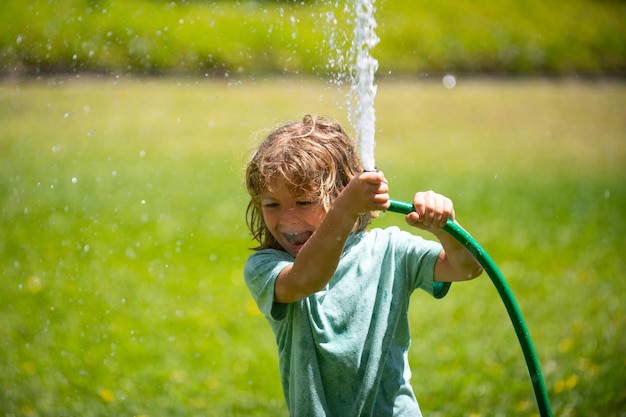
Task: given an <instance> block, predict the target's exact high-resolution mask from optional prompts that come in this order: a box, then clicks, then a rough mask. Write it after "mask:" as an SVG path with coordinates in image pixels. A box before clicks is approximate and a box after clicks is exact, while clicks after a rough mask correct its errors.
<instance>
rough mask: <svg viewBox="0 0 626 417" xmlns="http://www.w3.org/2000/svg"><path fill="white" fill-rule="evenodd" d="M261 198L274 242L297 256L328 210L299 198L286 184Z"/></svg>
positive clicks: (276, 184) (278, 183) (276, 182)
mask: <svg viewBox="0 0 626 417" xmlns="http://www.w3.org/2000/svg"><path fill="white" fill-rule="evenodd" d="M271 185H272V187H271V188H272V191H269V190H266V191H265V192H264V193H263V194H262V196H261V210H262V212H263V220H264V221H265V225H266V226H267V228H268V230H269V231H270V233H271V234H272V236H274V239H276V240H277V241H278V243H279V244H280V245H281V246H282V247H283V249H285V250H286V251H287V252H288V253H289V254H290V255H292V256H294V257H295V256H296V255H297V254H298V252H299V251H300V249H302V247H303V246H304V244H305V243H306V241H307V240H309V238H310V237H311V236H312V235H313V232H314V231H315V230H316V229H317V228H318V226H319V225H320V224H321V223H322V220H324V217H325V216H326V210H324V208H323V207H322V206H321V205H320V204H318V202H316V201H307V200H305V199H300V198H295V197H294V196H293V195H291V193H290V192H289V190H288V189H287V187H286V186H285V184H284V183H283V182H282V181H274V182H273V183H272V184H271Z"/></svg>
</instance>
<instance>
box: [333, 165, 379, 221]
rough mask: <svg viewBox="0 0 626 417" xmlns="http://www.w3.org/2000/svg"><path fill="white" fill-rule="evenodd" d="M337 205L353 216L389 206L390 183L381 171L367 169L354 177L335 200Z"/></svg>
mask: <svg viewBox="0 0 626 417" xmlns="http://www.w3.org/2000/svg"><path fill="white" fill-rule="evenodd" d="M334 206H335V207H337V208H339V209H343V210H346V211H347V212H348V213H349V214H350V215H352V216H358V215H359V214H361V213H365V212H368V211H382V210H387V209H388V208H389V184H388V182H387V179H386V178H385V174H383V173H382V172H381V171H365V172H362V173H361V174H359V175H357V176H356V177H354V178H353V179H352V180H351V181H350V182H349V183H348V185H347V186H346V188H344V189H343V191H342V192H341V194H339V196H338V197H337V200H336V201H335V205H334Z"/></svg>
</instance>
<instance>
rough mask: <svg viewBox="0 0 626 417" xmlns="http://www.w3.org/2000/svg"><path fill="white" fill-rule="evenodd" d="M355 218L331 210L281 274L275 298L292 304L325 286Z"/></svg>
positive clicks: (337, 262)
mask: <svg viewBox="0 0 626 417" xmlns="http://www.w3.org/2000/svg"><path fill="white" fill-rule="evenodd" d="M355 221H356V217H354V216H350V215H346V214H345V213H344V212H342V211H341V210H338V209H337V210H333V209H331V210H330V211H329V213H328V214H327V215H326V217H325V218H324V221H323V222H322V224H320V226H319V227H318V228H317V230H316V231H315V233H314V234H313V236H311V238H310V239H309V240H308V241H307V242H306V244H305V245H304V247H303V248H302V249H301V250H300V252H299V253H298V255H297V256H296V259H295V261H294V263H293V264H292V265H291V266H290V267H288V268H286V269H285V270H283V272H281V274H280V275H279V277H278V280H277V283H276V286H275V290H274V297H275V301H277V302H282V303H290V302H294V301H298V300H301V299H303V298H306V297H308V296H309V295H311V294H314V293H316V292H317V291H320V290H321V289H323V288H324V287H325V286H326V284H328V282H329V281H330V279H331V278H332V276H333V274H334V273H335V270H336V269H337V265H338V264H339V259H340V257H341V253H342V251H343V247H344V244H345V242H346V240H347V238H348V236H349V235H350V232H351V231H352V229H353V227H354V223H355Z"/></svg>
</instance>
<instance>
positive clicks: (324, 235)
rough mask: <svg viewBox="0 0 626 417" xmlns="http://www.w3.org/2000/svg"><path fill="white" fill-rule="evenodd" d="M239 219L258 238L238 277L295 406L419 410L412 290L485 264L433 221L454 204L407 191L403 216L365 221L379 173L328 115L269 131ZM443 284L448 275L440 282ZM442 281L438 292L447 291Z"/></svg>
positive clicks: (303, 411) (324, 412)
mask: <svg viewBox="0 0 626 417" xmlns="http://www.w3.org/2000/svg"><path fill="white" fill-rule="evenodd" d="M246 185H247V189H248V192H249V193H250V197H251V201H250V203H249V205H248V209H247V212H246V220H247V222H248V226H249V228H250V230H251V232H252V235H253V236H254V238H255V239H256V240H257V241H258V242H259V246H258V247H256V248H254V250H255V251H256V252H255V253H254V254H252V255H251V256H250V257H249V258H248V260H247V262H246V266H245V270H244V275H245V280H246V284H247V285H248V288H249V289H250V291H251V293H252V295H253V297H254V299H255V301H256V303H257V305H258V306H259V309H260V310H261V311H262V312H263V314H264V315H265V316H266V318H267V320H268V322H269V324H270V326H271V327H272V330H273V331H274V334H275V337H276V342H277V344H278V354H279V363H280V374H281V379H282V384H283V392H284V396H285V400H286V402H287V406H288V408H289V413H290V415H292V416H307V417H308V416H340V417H346V416H412V417H414V416H420V415H421V414H420V410H419V406H418V403H417V400H416V399H415V396H414V394H413V389H412V387H411V383H410V378H411V371H410V369H409V364H408V349H409V345H410V335H409V328H408V318H407V311H408V307H409V298H410V295H411V294H412V292H413V290H414V289H416V288H421V289H423V290H426V291H427V292H429V293H431V294H432V295H435V296H437V289H436V288H437V285H436V284H439V286H441V284H440V282H447V283H449V282H452V281H463V280H468V279H472V278H474V277H476V276H478V275H480V273H481V272H482V270H481V267H480V265H479V264H478V263H477V262H476V260H475V259H474V258H473V257H472V255H471V254H470V253H469V252H468V251H467V250H466V249H465V248H464V247H463V246H462V245H461V244H459V243H458V242H457V241H456V240H454V239H453V238H452V237H451V236H449V235H448V234H447V233H446V232H445V231H443V230H442V229H441V228H442V226H444V225H445V224H446V222H447V220H448V218H454V211H453V208H452V202H451V201H450V200H449V199H447V198H445V197H443V196H441V195H439V194H435V193H434V192H432V191H428V192H424V193H417V194H415V197H414V200H413V204H414V206H415V212H414V213H411V214H408V215H407V216H406V222H407V223H408V224H409V225H411V226H415V227H418V228H420V229H425V230H429V231H431V232H432V233H433V234H434V235H435V236H436V237H437V238H438V239H439V241H440V242H441V243H436V242H434V241H428V240H424V239H422V238H420V237H417V236H414V235H412V234H410V233H408V232H403V231H400V229H398V228H397V227H391V228H388V229H385V230H382V229H374V230H371V231H366V227H367V226H368V225H369V223H370V222H371V220H372V218H373V217H374V212H376V211H379V210H385V209H387V208H389V194H388V183H387V180H386V179H385V176H384V175H383V173H382V172H363V168H362V166H361V163H360V161H359V159H358V157H357V156H356V154H355V149H354V144H353V143H352V141H351V140H350V139H349V137H348V136H347V135H346V133H345V132H344V130H343V129H342V127H341V126H340V125H339V124H337V123H335V122H333V121H331V120H328V119H326V118H323V117H319V116H305V117H304V119H303V120H302V122H295V123H289V124H286V125H283V126H281V127H279V128H277V129H276V130H274V131H273V132H272V133H271V134H270V135H269V136H268V137H267V138H266V139H265V141H263V142H262V143H261V145H260V146H259V148H258V149H257V150H256V152H255V153H254V155H253V156H252V159H251V161H250V163H249V164H248V167H247V171H246ZM447 285H448V286H449V284H447ZM446 291H447V288H443V289H442V290H441V292H442V293H443V294H440V296H443V295H445V292H446Z"/></svg>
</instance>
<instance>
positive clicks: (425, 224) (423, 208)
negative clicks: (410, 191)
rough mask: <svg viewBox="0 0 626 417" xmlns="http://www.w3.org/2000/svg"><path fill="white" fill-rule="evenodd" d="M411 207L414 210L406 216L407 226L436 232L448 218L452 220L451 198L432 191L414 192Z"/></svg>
mask: <svg viewBox="0 0 626 417" xmlns="http://www.w3.org/2000/svg"><path fill="white" fill-rule="evenodd" d="M413 207H414V208H415V211H414V212H411V213H409V214H407V216H406V222H407V224H408V225H409V226H415V227H417V228H419V229H423V230H428V231H430V232H433V233H436V232H439V231H440V230H441V228H442V227H444V226H445V225H446V223H447V222H448V219H449V218H450V219H452V220H454V208H453V205H452V200H450V199H449V198H447V197H445V196H443V195H441V194H437V193H435V192H434V191H425V192H419V193H416V194H415V196H414V197H413Z"/></svg>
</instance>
